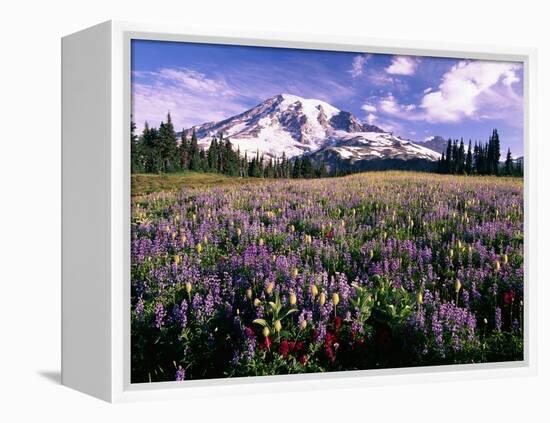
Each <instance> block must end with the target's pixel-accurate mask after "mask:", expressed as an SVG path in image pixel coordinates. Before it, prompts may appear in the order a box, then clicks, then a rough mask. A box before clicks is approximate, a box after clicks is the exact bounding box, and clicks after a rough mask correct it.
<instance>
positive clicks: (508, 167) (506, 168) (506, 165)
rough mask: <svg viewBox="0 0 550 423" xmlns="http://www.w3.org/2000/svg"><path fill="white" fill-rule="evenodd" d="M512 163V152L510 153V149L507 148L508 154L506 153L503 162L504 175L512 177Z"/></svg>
mask: <svg viewBox="0 0 550 423" xmlns="http://www.w3.org/2000/svg"><path fill="white" fill-rule="evenodd" d="M513 166H514V161H513V160H512V152H511V151H510V148H508V153H506V161H505V162H504V174H505V175H513V173H514V169H513Z"/></svg>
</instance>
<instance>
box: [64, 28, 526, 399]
mask: <svg viewBox="0 0 550 423" xmlns="http://www.w3.org/2000/svg"><path fill="white" fill-rule="evenodd" d="M132 39H151V40H167V41H187V42H194V43H217V44H229V45H247V46H267V47H290V48H301V49H317V50H333V51H351V52H369V53H391V54H403V55H419V56H436V57H455V58H471V59H486V60H502V61H516V62H521V63H523V66H524V96H525V107H524V117H525V119H524V122H525V125H524V140H525V176H524V181H525V185H524V187H525V188H524V190H525V196H524V198H525V200H524V201H525V225H524V230H525V292H524V295H525V354H524V360H523V361H519V362H510V363H490V364H471V365H453V366H441V367H417V368H406V369H387V370H362V371H347V372H337V373H326V374H304V375H285V376H269V377H254V378H237V379H217V380H193V381H186V382H185V383H179V382H159V383H148V384H139V385H135V384H134V385H132V384H131V383H130V353H129V349H130V339H129V338H130V289H129V287H130V254H129V252H130V164H129V163H130V146H129V132H130V131H129V128H130V41H131V40H132ZM62 72H63V75H62V102H63V105H62V119H63V121H62V138H63V139H62V383H63V384H64V385H66V386H68V387H71V388H74V389H77V390H79V391H82V392H85V393H87V394H90V395H93V396H95V397H98V398H101V399H103V400H106V401H110V402H121V401H136V400H148V399H150V400H153V399H155V400H157V399H167V398H177V399H189V398H193V397H196V396H212V395H226V394H228V395H234V394H248V393H257V392H283V391H285V392H286V391H294V390H316V389H327V388H339V387H346V388H350V387H358V386H365V385H388V384H403V383H424V382H438V381H442V380H451V379H453V380H470V379H479V378H492V377H509V376H510V377H514V376H527V375H533V374H535V373H536V369H537V357H536V333H537V332H536V331H537V327H536V323H537V320H536V298H537V296H536V291H537V279H536V274H535V269H536V266H535V260H536V254H535V250H534V246H535V245H536V240H535V238H536V236H537V234H536V231H535V230H534V229H535V228H536V222H537V205H536V192H537V191H536V184H537V173H536V168H535V161H534V160H532V157H535V156H536V143H537V141H536V139H535V138H534V136H535V134H534V132H533V128H534V127H535V125H534V121H535V117H536V110H535V108H534V105H535V94H536V87H535V85H534V84H535V81H536V51H535V50H532V49H525V48H509V47H496V46H481V45H460V44H447V43H438V42H419V41H412V40H411V41H409V40H407V41H405V40H400V41H397V40H384V39H371V38H362V37H359V36H358V37H339V36H334V35H323V36H320V35H313V34H300V33H269V32H262V33H260V32H253V33H248V32H245V31H242V32H227V31H223V30H211V29H200V28H189V27H187V26H185V25H182V26H179V25H154V24H142V23H140V24H138V23H127V22H114V21H111V22H105V23H102V24H100V25H97V26H94V27H92V28H89V29H85V30H83V31H80V32H77V33H75V34H71V35H68V36H66V37H64V38H63V40H62Z"/></svg>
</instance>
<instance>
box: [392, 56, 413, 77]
mask: <svg viewBox="0 0 550 423" xmlns="http://www.w3.org/2000/svg"><path fill="white" fill-rule="evenodd" d="M417 65H418V59H415V58H413V57H409V56H394V57H393V59H392V62H391V64H390V65H389V66H388V67H387V68H386V72H387V73H389V74H392V75H413V74H414V72H415V70H416V66H417Z"/></svg>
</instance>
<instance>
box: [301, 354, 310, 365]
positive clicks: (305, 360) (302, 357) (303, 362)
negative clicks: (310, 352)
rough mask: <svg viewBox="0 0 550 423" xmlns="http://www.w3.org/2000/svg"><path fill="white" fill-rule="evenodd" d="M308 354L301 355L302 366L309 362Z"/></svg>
mask: <svg viewBox="0 0 550 423" xmlns="http://www.w3.org/2000/svg"><path fill="white" fill-rule="evenodd" d="M307 360H308V356H307V355H306V354H304V355H303V356H301V357H300V363H302V366H305V365H306V364H307Z"/></svg>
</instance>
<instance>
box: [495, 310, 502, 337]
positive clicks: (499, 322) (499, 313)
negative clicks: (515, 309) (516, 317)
mask: <svg viewBox="0 0 550 423" xmlns="http://www.w3.org/2000/svg"><path fill="white" fill-rule="evenodd" d="M495 329H496V330H497V332H500V330H501V329H502V310H501V309H500V307H497V308H495Z"/></svg>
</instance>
